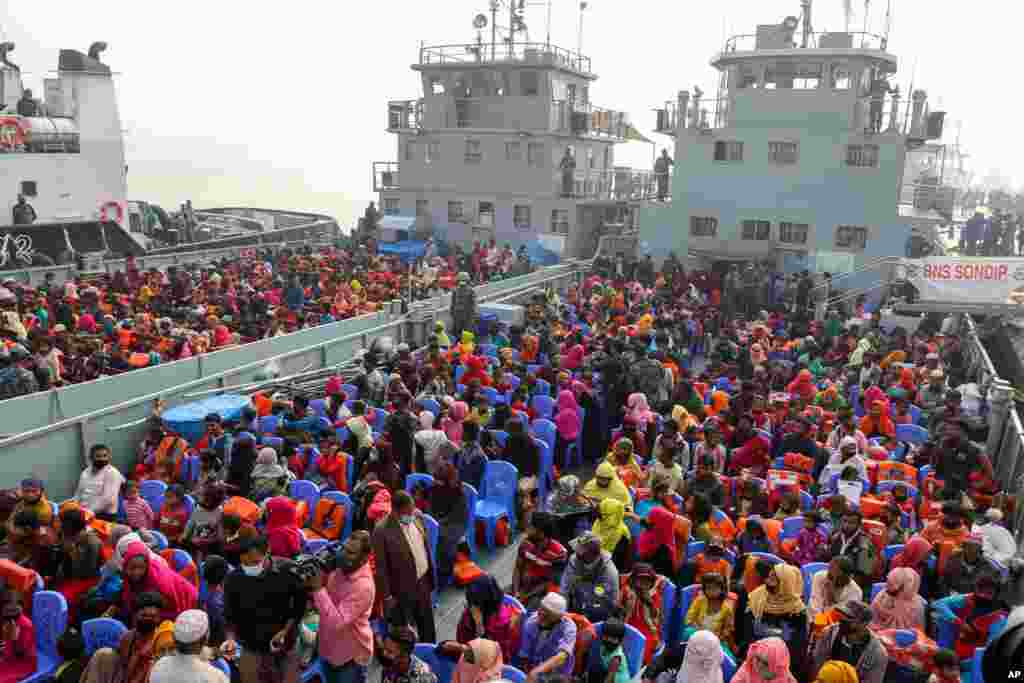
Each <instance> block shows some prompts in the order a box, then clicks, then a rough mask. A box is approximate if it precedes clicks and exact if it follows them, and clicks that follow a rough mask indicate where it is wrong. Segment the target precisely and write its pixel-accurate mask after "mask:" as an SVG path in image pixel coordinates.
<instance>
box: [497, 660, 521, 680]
mask: <svg viewBox="0 0 1024 683" xmlns="http://www.w3.org/2000/svg"><path fill="white" fill-rule="evenodd" d="M501 677H502V679H504V680H506V681H511V682H512V683H526V674H524V673H523V672H522V671H520V670H519V669H517V668H515V667H514V666H509V665H508V664H506V665H505V666H503V667H501Z"/></svg>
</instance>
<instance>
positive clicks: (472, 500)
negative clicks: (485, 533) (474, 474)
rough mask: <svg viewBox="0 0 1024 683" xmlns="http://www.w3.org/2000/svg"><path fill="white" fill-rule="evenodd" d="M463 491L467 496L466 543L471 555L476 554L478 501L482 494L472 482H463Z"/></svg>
mask: <svg viewBox="0 0 1024 683" xmlns="http://www.w3.org/2000/svg"><path fill="white" fill-rule="evenodd" d="M462 492H463V495H465V496H466V545H468V546H469V554H470V556H471V557H475V556H476V502H477V500H479V498H480V496H479V495H478V494H477V492H476V489H475V488H473V486H472V485H471V484H467V483H466V482H462Z"/></svg>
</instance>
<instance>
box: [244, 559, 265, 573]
mask: <svg viewBox="0 0 1024 683" xmlns="http://www.w3.org/2000/svg"><path fill="white" fill-rule="evenodd" d="M242 571H243V572H245V575H246V576H259V575H260V574H262V573H263V563H262V562H261V563H259V564H243V565H242Z"/></svg>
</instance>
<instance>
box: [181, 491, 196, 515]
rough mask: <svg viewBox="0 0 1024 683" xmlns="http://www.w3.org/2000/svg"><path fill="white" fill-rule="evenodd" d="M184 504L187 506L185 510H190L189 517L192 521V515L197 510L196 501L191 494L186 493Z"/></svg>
mask: <svg viewBox="0 0 1024 683" xmlns="http://www.w3.org/2000/svg"><path fill="white" fill-rule="evenodd" d="M182 503H183V504H184V505H185V509H186V510H188V517H189V519H191V518H192V513H193V512H195V510H196V499H195V498H193V497H192V495H191V494H188V493H186V494H185V498H184V500H183V501H182Z"/></svg>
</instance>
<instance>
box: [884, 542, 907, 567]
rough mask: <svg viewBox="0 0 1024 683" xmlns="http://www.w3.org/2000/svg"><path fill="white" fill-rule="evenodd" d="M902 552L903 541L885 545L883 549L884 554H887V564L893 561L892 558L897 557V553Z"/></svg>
mask: <svg viewBox="0 0 1024 683" xmlns="http://www.w3.org/2000/svg"><path fill="white" fill-rule="evenodd" d="M902 552H903V544H902V543H896V544H893V545H887V546H885V549H884V550H882V555H884V556H885V562H886V564H888V563H889V562H892V558H894V557H896V556H897V555H899V554H900V553H902Z"/></svg>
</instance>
